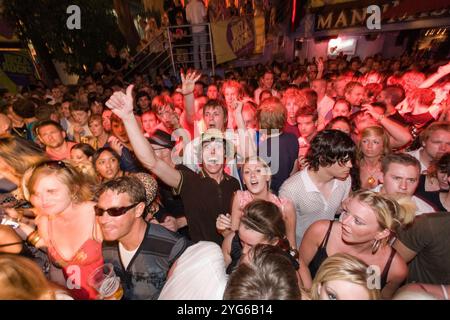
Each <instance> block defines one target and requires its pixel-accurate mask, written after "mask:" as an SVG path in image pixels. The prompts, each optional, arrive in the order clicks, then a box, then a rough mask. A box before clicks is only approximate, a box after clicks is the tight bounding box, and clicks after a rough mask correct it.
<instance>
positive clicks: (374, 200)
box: [299, 191, 415, 298]
mask: <svg viewBox="0 0 450 320" xmlns="http://www.w3.org/2000/svg"><path fill="white" fill-rule="evenodd" d="M398 201H399V202H400V203H401V204H399V202H397V201H396V200H393V199H391V198H388V197H386V196H383V195H380V194H378V193H376V192H372V191H358V192H356V193H355V194H353V195H352V196H350V197H349V198H348V199H347V200H345V201H344V202H343V203H342V208H343V211H342V216H341V221H328V220H320V221H317V222H315V223H313V224H312V225H311V226H310V227H309V228H308V230H307V231H306V233H305V235H304V237H303V240H302V242H301V245H300V249H299V254H300V266H301V268H300V276H301V278H302V281H303V285H304V286H305V287H306V288H310V287H311V285H312V279H313V278H314V277H315V276H316V274H317V272H318V270H319V267H320V266H321V265H322V263H323V262H324V261H325V260H326V258H327V257H329V256H332V255H334V254H336V253H347V254H350V255H353V256H355V257H357V258H359V259H361V260H362V261H364V262H365V263H366V264H368V265H370V266H374V267H375V268H376V272H377V276H378V278H377V279H378V280H379V281H378V282H379V283H378V284H379V287H380V288H381V289H382V291H381V293H382V296H383V298H391V297H392V295H393V294H394V292H395V291H396V290H397V289H398V287H399V286H400V285H401V284H402V282H403V281H404V280H405V279H406V276H407V274H408V267H407V265H406V263H405V261H404V260H403V258H402V257H401V256H400V255H399V254H397V252H396V251H395V250H394V249H393V248H392V247H391V246H390V242H391V241H392V240H393V238H394V234H395V232H396V230H397V229H398V228H399V227H401V226H404V225H408V224H410V223H411V222H412V221H413V220H414V217H415V206H414V205H413V204H412V203H411V202H410V201H409V200H406V199H398Z"/></svg>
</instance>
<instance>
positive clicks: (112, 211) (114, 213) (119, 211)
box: [94, 202, 140, 217]
mask: <svg viewBox="0 0 450 320" xmlns="http://www.w3.org/2000/svg"><path fill="white" fill-rule="evenodd" d="M139 203H140V202H138V203H135V204H132V205H130V206H128V207H119V208H109V209H102V208H99V207H97V205H95V206H94V211H95V215H96V216H97V217H102V216H103V214H104V213H105V212H106V213H108V215H109V216H111V217H118V216H121V215H123V214H125V213H127V211H128V210H130V209H132V208H134V207H135V206H137V205H138V204H139Z"/></svg>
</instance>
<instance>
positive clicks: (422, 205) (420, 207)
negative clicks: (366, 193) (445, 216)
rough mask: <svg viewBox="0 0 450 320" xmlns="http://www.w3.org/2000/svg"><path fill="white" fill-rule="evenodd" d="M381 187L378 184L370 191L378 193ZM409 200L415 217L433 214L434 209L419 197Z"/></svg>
mask: <svg viewBox="0 0 450 320" xmlns="http://www.w3.org/2000/svg"><path fill="white" fill-rule="evenodd" d="M382 187H383V185H382V184H379V185H378V186H376V187H375V188H373V189H372V191H375V192H380V191H381V188H382ZM411 200H412V201H413V202H414V203H415V205H416V216H419V215H421V214H424V213H430V212H435V210H434V208H433V207H432V206H430V205H429V204H428V203H426V202H425V201H423V200H422V199H420V198H419V197H416V196H412V197H411Z"/></svg>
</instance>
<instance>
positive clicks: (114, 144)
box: [108, 136, 123, 156]
mask: <svg viewBox="0 0 450 320" xmlns="http://www.w3.org/2000/svg"><path fill="white" fill-rule="evenodd" d="M108 142H109V145H110V147H111V149H113V150H114V151H115V152H117V154H118V155H119V156H122V149H123V144H122V142H120V141H119V139H117V137H114V136H111V137H109V138H108Z"/></svg>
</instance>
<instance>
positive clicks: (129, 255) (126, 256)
mask: <svg viewBox="0 0 450 320" xmlns="http://www.w3.org/2000/svg"><path fill="white" fill-rule="evenodd" d="M138 249H139V246H137V247H136V249H134V250H131V251H128V250H127V249H125V247H124V246H123V245H122V244H121V243H120V242H119V254H120V260H122V263H123V266H124V267H125V269H126V268H128V265H129V264H130V261H131V259H133V257H134V255H135V254H136V251H137V250H138Z"/></svg>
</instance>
